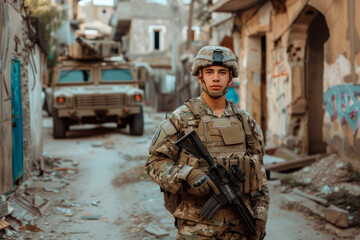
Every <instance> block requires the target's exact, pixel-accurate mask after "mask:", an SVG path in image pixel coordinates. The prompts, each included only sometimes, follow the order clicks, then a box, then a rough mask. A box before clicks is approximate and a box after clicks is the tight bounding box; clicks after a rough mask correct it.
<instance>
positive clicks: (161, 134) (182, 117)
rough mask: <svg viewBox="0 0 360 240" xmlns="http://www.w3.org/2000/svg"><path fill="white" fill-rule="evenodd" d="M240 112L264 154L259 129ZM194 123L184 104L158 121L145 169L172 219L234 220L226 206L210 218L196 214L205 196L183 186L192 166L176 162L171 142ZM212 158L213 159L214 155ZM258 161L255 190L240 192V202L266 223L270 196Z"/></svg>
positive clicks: (228, 114)
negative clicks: (161, 120) (199, 195)
mask: <svg viewBox="0 0 360 240" xmlns="http://www.w3.org/2000/svg"><path fill="white" fill-rule="evenodd" d="M196 101H200V102H201V107H202V108H203V109H205V111H206V115H209V116H211V117H214V118H215V117H216V118H217V116H216V115H215V113H213V111H212V110H211V108H210V107H209V106H208V105H207V104H206V103H205V101H204V100H203V98H202V97H201V96H200V97H198V98H197V99H196ZM231 104H233V103H230V102H229V101H227V103H226V109H225V111H224V113H223V114H222V116H221V118H228V117H231V116H234V115H235V113H234V111H233V108H232V106H231ZM233 106H234V105H233ZM238 110H239V109H238ZM240 111H242V113H243V116H245V121H247V122H248V124H249V126H250V128H251V132H252V134H253V136H254V137H255V141H258V143H259V145H260V146H261V152H262V154H260V155H261V156H262V155H263V153H264V143H263V135H262V131H261V128H260V126H259V125H258V124H257V123H256V122H255V120H254V119H253V118H252V117H251V116H250V115H249V114H247V113H246V112H245V111H243V110H240ZM196 122H199V120H198V119H196V117H195V116H194V114H193V113H192V111H191V110H190V109H189V107H188V106H187V105H186V104H184V105H182V106H180V107H179V108H178V109H176V110H175V111H174V112H173V113H172V114H171V115H170V116H169V118H168V119H166V120H164V121H163V122H161V123H160V125H159V127H158V129H157V130H156V132H155V134H154V136H153V139H152V142H151V145H150V148H149V158H148V160H147V162H146V164H145V168H146V170H147V172H148V174H149V176H150V177H151V178H152V180H153V181H154V182H156V183H157V184H159V185H160V187H161V189H162V190H163V191H164V198H165V206H166V207H167V208H168V210H169V211H171V212H172V213H173V215H174V216H175V217H176V218H181V219H188V220H193V221H198V222H206V223H207V224H214V225H218V224H222V222H223V221H232V220H236V216H235V214H234V213H232V210H231V208H230V207H227V206H225V207H223V208H221V209H220V210H219V211H218V212H217V213H216V214H215V215H214V217H213V219H211V220H207V219H204V218H202V217H201V216H199V214H198V213H199V211H200V209H201V207H202V205H203V204H204V203H205V202H206V200H207V199H208V198H209V197H203V198H199V197H196V196H194V195H190V194H188V193H187V191H186V189H185V188H184V182H186V178H187V176H188V174H189V172H190V171H191V170H192V169H193V168H194V165H193V164H186V163H185V164H184V163H182V162H181V161H179V156H181V155H182V153H181V152H180V151H179V149H178V147H177V146H176V145H175V144H174V143H175V142H176V141H177V140H178V139H179V138H180V137H181V136H183V135H184V134H185V133H186V132H188V131H190V130H191V129H193V128H194V129H197V128H198V126H197V125H196V124H194V123H196ZM212 157H213V158H214V160H215V161H216V159H217V158H216V157H217V156H212ZM260 163H261V166H260V169H261V174H260V175H261V176H260V178H262V179H261V185H260V186H259V188H258V189H257V190H256V191H251V192H249V193H248V194H244V202H245V203H246V204H247V206H248V208H249V209H250V211H251V213H252V214H253V215H254V217H255V218H258V219H261V220H263V221H265V222H266V220H267V212H268V208H269V202H270V199H269V194H268V193H269V191H268V186H267V181H266V174H265V168H264V166H263V163H262V158H261V159H260ZM196 168H197V167H196Z"/></svg>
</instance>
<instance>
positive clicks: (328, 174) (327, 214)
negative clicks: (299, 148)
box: [281, 154, 360, 239]
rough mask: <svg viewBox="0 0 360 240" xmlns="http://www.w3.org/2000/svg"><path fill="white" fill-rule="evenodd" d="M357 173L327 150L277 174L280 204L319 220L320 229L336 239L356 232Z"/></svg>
mask: <svg viewBox="0 0 360 240" xmlns="http://www.w3.org/2000/svg"><path fill="white" fill-rule="evenodd" d="M359 182H360V173H359V172H358V171H357V170H355V169H354V168H353V167H352V165H351V164H350V163H349V162H347V161H345V160H343V159H341V158H340V157H339V156H338V155H337V154H331V155H328V156H326V157H323V158H321V159H319V160H317V161H316V162H315V163H313V164H312V165H310V166H306V167H304V168H302V169H300V170H298V171H296V172H292V173H289V174H286V175H283V176H281V183H282V185H283V186H281V188H282V192H284V198H283V199H284V206H291V208H292V207H296V208H297V209H298V210H300V211H301V212H305V213H307V214H309V215H311V216H316V217H317V218H318V219H319V220H320V221H323V222H324V224H323V226H324V230H327V231H330V232H332V233H333V234H335V235H337V236H338V237H339V238H340V239H354V236H357V235H358V234H360V229H359V226H360V216H359V215H360V186H359Z"/></svg>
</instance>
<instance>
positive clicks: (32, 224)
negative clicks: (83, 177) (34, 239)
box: [0, 153, 79, 239]
mask: <svg viewBox="0 0 360 240" xmlns="http://www.w3.org/2000/svg"><path fill="white" fill-rule="evenodd" d="M78 165H79V162H76V161H73V160H69V159H64V160H62V159H60V158H55V157H53V156H52V154H50V153H43V156H42V161H41V167H40V170H39V171H38V172H36V173H35V174H34V176H33V177H31V178H29V179H28V180H27V181H26V182H24V183H23V184H22V185H20V186H18V187H16V188H15V189H14V190H12V191H10V192H7V193H5V194H3V195H1V196H0V197H1V198H0V199H1V201H0V239H3V238H5V239H19V238H20V239H21V238H22V237H21V235H22V234H25V235H26V236H30V235H31V232H39V231H42V230H41V229H40V228H38V227H37V226H36V221H37V220H38V219H39V218H41V217H42V216H43V215H44V213H45V212H46V211H47V209H48V207H49V206H50V204H51V201H52V200H51V199H49V198H44V197H42V196H40V195H42V194H43V193H44V192H49V194H57V193H59V192H61V190H62V189H63V188H65V187H66V186H67V185H69V184H70V182H69V181H70V180H73V179H74V178H76V175H77V173H78V172H79V170H78V169H77V168H76V167H77V166H78ZM55 205H56V206H57V207H56V210H58V211H60V212H62V213H64V214H65V215H66V216H71V215H72V214H69V212H71V210H70V209H69V207H74V206H78V205H76V204H74V203H71V202H69V201H67V200H65V199H58V200H57V201H55Z"/></svg>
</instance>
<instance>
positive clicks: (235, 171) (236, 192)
mask: <svg viewBox="0 0 360 240" xmlns="http://www.w3.org/2000/svg"><path fill="white" fill-rule="evenodd" d="M175 144H176V145H177V146H178V147H182V148H184V149H185V150H186V151H187V152H189V153H191V154H194V155H195V156H196V157H197V158H202V159H205V160H206V162H207V163H208V164H209V174H208V175H209V176H208V177H210V179H211V180H212V181H213V182H214V184H215V185H216V187H217V189H218V190H219V192H220V194H217V195H216V194H213V195H212V196H211V197H210V198H209V200H208V201H207V202H206V203H205V205H204V206H203V207H202V209H201V210H200V215H201V216H203V217H205V218H207V219H210V218H212V216H213V215H214V214H215V213H216V211H217V210H219V208H220V207H222V206H225V205H226V204H230V206H231V208H232V209H233V211H234V212H235V214H236V215H237V217H238V218H239V219H240V221H241V224H242V225H243V226H244V227H245V228H246V229H247V230H248V231H249V233H250V234H254V235H255V234H256V227H255V218H254V217H253V216H252V215H251V213H250V211H249V209H248V208H247V207H246V205H245V203H244V201H243V199H242V197H243V194H242V193H241V192H240V184H239V182H245V181H246V178H245V174H244V172H243V171H242V170H241V169H240V168H239V166H238V165H237V164H233V165H232V166H231V167H230V169H229V170H226V169H225V168H224V167H223V166H221V165H219V164H217V163H216V162H215V161H214V159H213V158H212V157H211V155H210V153H209V152H208V150H207V149H206V147H205V146H204V144H203V143H202V142H201V140H200V138H199V136H198V135H197V133H196V132H195V130H190V131H189V132H188V133H186V134H185V135H184V136H183V137H182V138H180V139H179V140H178V141H177V142H176V143H175ZM205 180H206V176H204V177H202V178H201V179H200V180H199V181H197V182H196V183H195V184H194V187H197V186H200V185H201V184H202V183H203V182H205Z"/></svg>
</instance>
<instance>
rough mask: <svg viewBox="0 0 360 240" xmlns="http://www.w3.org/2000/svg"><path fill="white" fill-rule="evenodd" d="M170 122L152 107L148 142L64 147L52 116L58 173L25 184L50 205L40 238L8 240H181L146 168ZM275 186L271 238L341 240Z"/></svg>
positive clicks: (114, 133) (49, 143)
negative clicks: (155, 137)
mask: <svg viewBox="0 0 360 240" xmlns="http://www.w3.org/2000/svg"><path fill="white" fill-rule="evenodd" d="M164 117H165V113H155V112H154V111H153V110H152V109H151V108H145V131H144V135H143V136H141V137H134V136H130V135H129V134H128V129H125V130H117V129H116V128H115V127H114V126H112V124H104V125H85V126H77V127H74V128H72V129H71V131H70V132H68V137H67V138H66V139H63V140H54V139H53V138H52V121H51V118H49V117H44V122H43V124H44V142H45V145H44V151H45V155H47V156H52V158H53V160H54V162H53V164H54V165H53V166H50V165H48V166H45V169H51V168H52V169H53V170H54V169H58V170H57V171H56V170H55V171H52V172H49V173H44V175H43V176H42V177H34V178H32V179H30V180H29V181H27V182H26V183H25V184H24V185H26V190H25V192H27V193H28V194H29V195H30V196H34V195H36V196H37V197H40V198H42V199H47V200H48V201H49V203H48V206H47V207H46V208H45V209H44V211H43V215H42V216H41V217H39V219H38V220H37V221H36V227H37V228H38V230H37V231H33V230H31V229H28V230H25V231H23V232H21V231H20V232H18V233H16V232H15V231H13V232H12V233H9V236H8V239H71V240H72V239H124V240H127V239H134V240H138V239H139V240H140V239H143V240H146V239H166V240H171V239H175V237H176V232H177V231H176V228H175V227H174V225H173V222H174V219H173V217H172V216H171V214H170V213H168V212H167V211H166V209H165V208H164V206H163V199H162V194H161V193H160V190H159V187H158V186H157V185H156V184H155V183H153V182H151V181H150V180H149V178H148V176H147V174H146V173H145V170H144V168H143V166H144V163H145V160H146V158H147V154H148V146H149V143H150V140H151V137H152V134H153V132H154V131H155V129H156V126H157V125H158V123H159V122H160V121H161V120H162V119H163V118H164ZM45 162H47V164H51V163H52V162H51V161H50V160H49V159H48V160H47V161H45ZM61 169H63V170H64V169H66V170H67V172H65V173H64V172H63V171H62V170H61ZM50 173H51V174H50ZM269 185H270V188H271V189H270V193H271V208H270V213H269V222H268V227H267V237H266V239H297V240H305V239H313V240H329V239H338V238H337V237H335V236H334V235H332V234H331V233H329V232H328V231H326V230H325V229H324V223H321V222H318V221H317V220H316V218H314V217H311V216H307V215H305V214H304V213H301V212H298V211H296V210H292V211H290V210H288V209H287V208H286V206H285V204H284V202H283V198H284V196H285V194H283V193H281V192H280V184H279V181H270V182H269ZM10 232H11V231H10ZM11 234H13V236H12V237H11Z"/></svg>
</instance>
